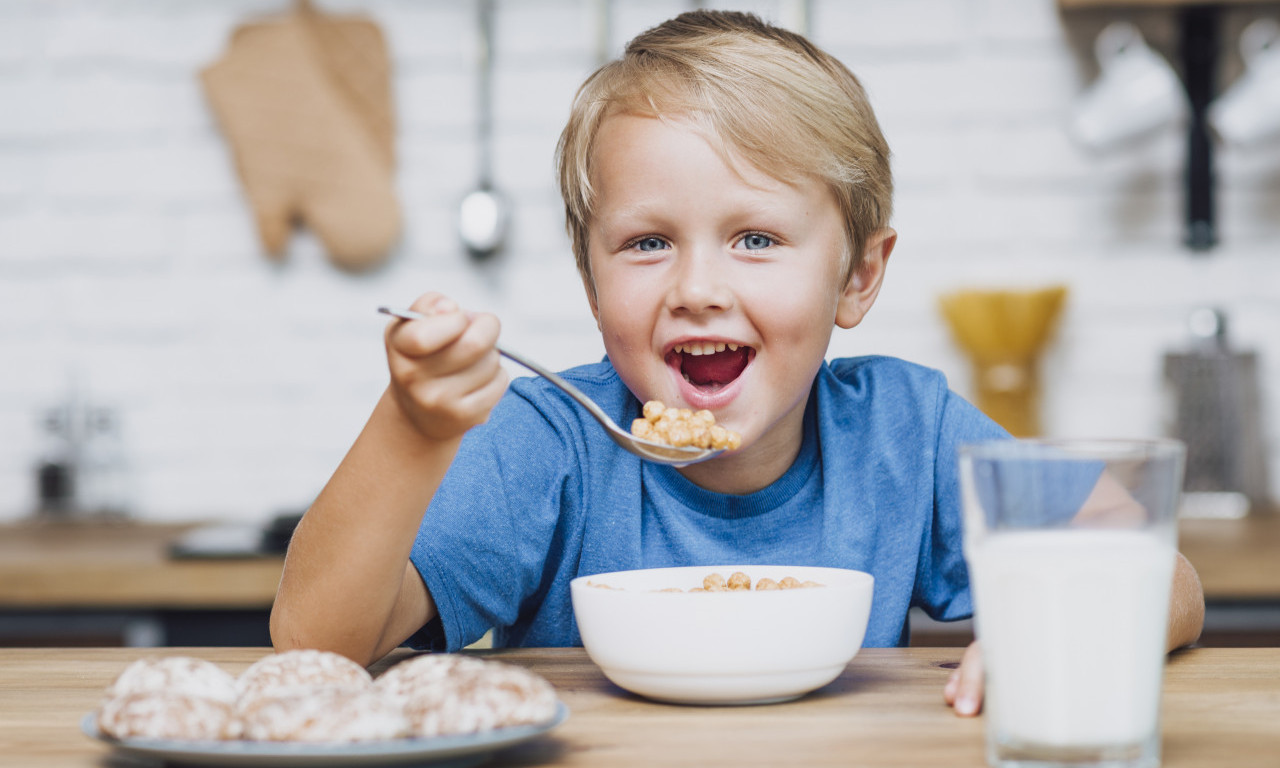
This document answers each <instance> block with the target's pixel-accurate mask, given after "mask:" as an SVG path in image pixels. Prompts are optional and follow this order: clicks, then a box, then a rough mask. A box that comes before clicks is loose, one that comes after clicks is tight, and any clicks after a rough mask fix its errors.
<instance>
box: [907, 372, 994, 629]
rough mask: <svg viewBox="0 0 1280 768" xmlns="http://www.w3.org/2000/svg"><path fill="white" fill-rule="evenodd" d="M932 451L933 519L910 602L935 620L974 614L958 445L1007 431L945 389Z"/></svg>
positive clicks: (990, 437) (979, 440) (989, 437)
mask: <svg viewBox="0 0 1280 768" xmlns="http://www.w3.org/2000/svg"><path fill="white" fill-rule="evenodd" d="M938 424H939V429H938V444H937V449H936V451H935V453H934V484H933V488H934V497H933V520H932V524H931V525H930V532H929V536H928V537H926V540H925V541H924V542H922V548H923V549H924V551H923V552H922V553H921V571H920V573H919V578H918V580H917V583H916V594H915V596H914V600H913V603H914V604H916V605H918V606H920V607H921V608H922V609H923V610H924V612H925V613H927V614H928V615H929V616H930V618H933V619H935V620H937V621H955V620H957V619H965V618H968V617H969V616H971V615H972V614H973V599H972V596H971V594H970V592H969V570H968V567H967V566H966V565H965V561H964V535H963V534H964V531H963V524H962V520H963V510H962V509H961V501H960V500H961V495H960V467H959V463H960V453H959V451H960V446H961V445H964V444H965V443H976V442H982V441H985V440H998V439H1007V438H1009V437H1010V435H1009V433H1008V432H1006V431H1005V429H1004V428H1003V427H1001V426H1000V425H999V424H997V423H995V422H994V421H992V420H991V419H990V418H989V417H988V416H987V415H986V414H984V413H982V411H979V410H978V409H977V408H976V407H974V406H973V405H972V404H971V403H969V402H968V401H967V400H965V399H964V398H962V397H960V396H959V395H957V394H955V393H954V392H951V391H950V390H947V391H946V393H945V395H944V396H943V398H942V400H941V407H940V412H939V417H938Z"/></svg>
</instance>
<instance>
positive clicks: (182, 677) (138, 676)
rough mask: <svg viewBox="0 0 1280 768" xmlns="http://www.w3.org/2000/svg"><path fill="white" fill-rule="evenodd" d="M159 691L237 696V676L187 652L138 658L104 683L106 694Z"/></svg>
mask: <svg viewBox="0 0 1280 768" xmlns="http://www.w3.org/2000/svg"><path fill="white" fill-rule="evenodd" d="M153 691H162V692H167V693H176V694H185V695H189V696H195V697H200V698H206V699H213V700H214V701H223V702H227V703H232V702H234V701H235V700H236V679H235V678H234V677H232V676H231V674H230V673H228V672H227V671H226V670H224V669H222V667H219V666H218V665H217V664H214V663H213V662H210V661H205V660H204V659H197V658H193V657H190V656H168V657H164V658H148V659H139V660H137V661H135V662H133V663H132V664H130V665H129V666H127V667H125V669H124V671H123V672H121V673H120V675H119V676H118V677H116V679H115V681H114V682H112V683H111V685H110V686H108V687H107V691H106V696H107V698H113V697H117V696H126V695H128V694H131V693H147V692H153Z"/></svg>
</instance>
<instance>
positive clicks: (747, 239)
mask: <svg viewBox="0 0 1280 768" xmlns="http://www.w3.org/2000/svg"><path fill="white" fill-rule="evenodd" d="M741 242H742V247H743V248H746V249H747V250H748V251H760V250H764V249H765V248H768V247H769V246H771V245H773V238H772V237H769V236H768V235H762V234H760V233H758V232H753V233H751V234H749V235H745V236H744V237H743V238H742V241H741Z"/></svg>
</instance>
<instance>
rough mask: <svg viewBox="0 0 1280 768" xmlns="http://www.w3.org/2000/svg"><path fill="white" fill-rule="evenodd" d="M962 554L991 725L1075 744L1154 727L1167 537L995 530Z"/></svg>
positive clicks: (1124, 737)
mask: <svg viewBox="0 0 1280 768" xmlns="http://www.w3.org/2000/svg"><path fill="white" fill-rule="evenodd" d="M968 559H969V569H970V574H971V577H972V580H973V589H974V601H975V605H974V610H975V613H974V619H975V622H976V628H977V635H978V637H979V638H980V639H981V641H982V646H983V654H982V655H983V659H984V661H985V663H986V670H987V698H986V704H985V708H986V717H987V718H988V727H989V730H990V732H991V734H992V735H993V736H995V737H996V738H997V739H998V740H999V741H1000V742H1001V743H1005V744H1009V743H1015V744H1021V745H1026V746H1031V745H1044V746H1052V747H1068V746H1073V747H1081V746H1104V745H1123V744H1133V743H1136V742H1140V741H1142V740H1144V739H1148V738H1150V737H1151V736H1152V735H1153V734H1154V733H1155V731H1156V729H1157V727H1158V723H1159V713H1160V706H1159V705H1160V686H1161V680H1162V676H1163V673H1164V650H1165V648H1164V646H1165V634H1166V624H1167V622H1168V613H1169V590H1170V587H1171V584H1172V581H1173V568H1174V548H1173V546H1172V544H1170V543H1167V542H1163V541H1161V540H1159V539H1158V538H1157V537H1155V536H1153V535H1151V534H1143V533H1141V532H1136V531H1080V530H1073V531H1065V530H1056V531H1033V532H1017V533H997V534H995V535H990V536H987V537H986V538H985V539H984V540H982V541H981V542H979V543H978V544H977V545H976V546H975V547H973V548H971V549H970V550H969V551H968Z"/></svg>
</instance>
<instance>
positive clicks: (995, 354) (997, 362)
mask: <svg viewBox="0 0 1280 768" xmlns="http://www.w3.org/2000/svg"><path fill="white" fill-rule="evenodd" d="M1066 297H1067V289H1066V287H1065V286H1053V287H1049V288H1043V289H1039V290H1034V291H1011V290H992V291H984V290H967V291H958V292H956V293H951V294H947V295H944V296H942V297H941V299H940V300H939V304H940V306H941V309H942V314H943V316H944V317H945V318H946V319H947V323H948V325H949V326H950V327H951V332H952V335H953V337H954V338H955V341H956V343H957V344H958V345H959V346H960V348H961V349H963V350H964V352H965V353H966V354H967V355H968V356H969V358H970V360H971V361H972V363H973V384H974V386H973V389H974V392H975V393H976V402H975V405H977V406H978V408H979V409H981V410H982V412H983V413H985V414H987V415H988V416H990V417H991V418H992V419H994V420H995V421H996V422H997V423H998V424H1000V426H1002V427H1004V428H1005V429H1007V430H1009V432H1010V433H1011V434H1012V435H1014V436H1015V437H1031V436H1034V435H1038V434H1040V431H1041V427H1040V382H1039V375H1038V363H1039V359H1040V355H1041V353H1042V352H1043V351H1044V349H1045V347H1046V346H1048V343H1049V340H1050V338H1051V337H1052V335H1053V330H1054V328H1055V326H1056V324H1057V319H1058V316H1059V315H1060V314H1061V311H1062V306H1063V304H1064V303H1065V302H1066Z"/></svg>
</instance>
